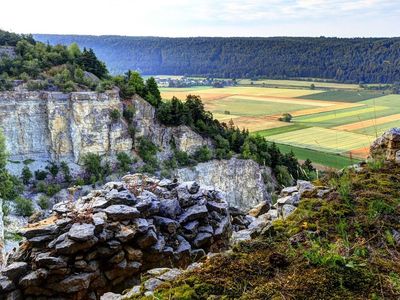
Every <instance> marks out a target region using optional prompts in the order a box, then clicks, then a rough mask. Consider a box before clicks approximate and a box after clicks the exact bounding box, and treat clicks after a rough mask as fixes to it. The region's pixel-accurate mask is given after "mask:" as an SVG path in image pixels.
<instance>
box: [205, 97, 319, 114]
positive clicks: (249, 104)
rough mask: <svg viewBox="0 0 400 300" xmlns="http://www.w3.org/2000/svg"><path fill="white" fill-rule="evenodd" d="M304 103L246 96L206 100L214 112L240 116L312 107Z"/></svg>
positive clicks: (207, 106)
mask: <svg viewBox="0 0 400 300" xmlns="http://www.w3.org/2000/svg"><path fill="white" fill-rule="evenodd" d="M311 107H312V106H309V105H303V104H290V106H285V105H282V103H280V102H272V101H260V100H249V99H246V98H239V97H232V98H224V99H219V100H214V101H211V102H210V103H207V102H206V108H207V109H209V110H210V111H211V112H213V113H219V114H221V113H224V112H225V111H229V112H230V113H231V114H233V115H240V116H264V115H273V114H282V113H286V112H290V111H292V110H293V111H295V110H301V109H307V108H311Z"/></svg>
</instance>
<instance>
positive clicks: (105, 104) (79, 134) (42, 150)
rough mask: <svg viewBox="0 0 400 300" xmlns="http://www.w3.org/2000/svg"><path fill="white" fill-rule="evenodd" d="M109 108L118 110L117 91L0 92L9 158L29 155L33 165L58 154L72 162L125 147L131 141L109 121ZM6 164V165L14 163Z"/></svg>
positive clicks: (120, 123) (121, 128)
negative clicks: (86, 156) (84, 156)
mask: <svg viewBox="0 0 400 300" xmlns="http://www.w3.org/2000/svg"><path fill="white" fill-rule="evenodd" d="M113 109H118V110H119V111H121V112H122V103H121V102H120V99H119V96H118V92H117V91H108V92H106V93H102V94H99V93H95V92H76V93H70V94H63V93H56V92H15V91H14V92H1V93H0V126H1V127H2V129H3V131H4V134H5V137H6V143H7V149H8V150H9V152H10V154H11V157H10V160H11V161H22V160H25V159H33V160H35V163H36V164H39V163H40V162H45V161H47V160H61V159H62V160H66V161H70V162H76V163H77V162H79V161H80V159H81V158H82V156H83V155H85V154H86V153H89V152H92V153H97V154H114V153H116V152H119V151H129V150H131V148H132V141H131V139H130V137H129V134H128V130H127V125H126V124H125V123H124V122H123V121H122V120H118V121H116V122H113V121H112V120H111V118H110V111H111V110H113ZM10 165H11V166H10V168H11V169H13V167H18V166H17V164H15V163H14V164H10ZM19 165H22V164H21V163H20V164H19ZM38 167H39V166H38Z"/></svg>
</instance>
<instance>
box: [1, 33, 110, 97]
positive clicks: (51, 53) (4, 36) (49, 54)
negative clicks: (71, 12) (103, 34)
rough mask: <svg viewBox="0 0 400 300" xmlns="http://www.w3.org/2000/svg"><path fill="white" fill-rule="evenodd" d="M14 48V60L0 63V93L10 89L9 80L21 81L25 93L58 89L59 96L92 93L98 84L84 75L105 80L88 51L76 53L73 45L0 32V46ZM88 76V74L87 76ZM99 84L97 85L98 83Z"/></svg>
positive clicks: (103, 69) (101, 66)
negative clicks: (70, 93)
mask: <svg viewBox="0 0 400 300" xmlns="http://www.w3.org/2000/svg"><path fill="white" fill-rule="evenodd" d="M1 45H12V46H14V47H15V48H14V51H15V56H12V57H10V56H7V57H3V58H1V59H0V74H2V75H1V78H0V90H8V89H11V88H12V86H10V84H9V83H8V82H9V79H22V80H23V81H25V82H27V87H28V89H29V90H39V89H54V87H57V88H59V89H60V90H61V91H63V92H71V91H75V90H78V89H79V88H81V87H82V88H84V89H92V90H94V89H96V86H97V85H98V82H95V81H94V80H93V79H91V78H90V76H89V75H88V74H90V73H91V74H94V76H95V77H97V78H100V79H102V80H103V79H104V80H106V79H107V78H108V71H107V69H106V67H105V64H104V63H102V62H100V61H99V60H98V59H97V57H96V55H95V54H94V52H93V50H92V49H89V50H87V49H86V48H84V49H83V51H80V49H79V47H78V46H77V44H76V43H74V44H72V45H70V46H69V47H68V48H67V47H66V46H62V45H56V46H50V45H49V44H47V45H46V44H44V43H40V42H36V41H34V40H33V38H32V36H26V35H16V34H13V33H7V32H4V31H0V46H1ZM89 72H90V73H89ZM99 82H100V81H99Z"/></svg>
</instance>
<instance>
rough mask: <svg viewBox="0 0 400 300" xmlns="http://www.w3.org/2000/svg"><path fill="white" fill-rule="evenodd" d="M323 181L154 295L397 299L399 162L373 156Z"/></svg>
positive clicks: (399, 270)
mask: <svg viewBox="0 0 400 300" xmlns="http://www.w3.org/2000/svg"><path fill="white" fill-rule="evenodd" d="M324 183H325V184H330V185H332V186H333V187H334V191H332V192H330V193H329V194H328V195H326V196H324V198H323V199H320V198H317V197H316V195H315V194H313V193H309V194H308V195H303V198H304V199H303V198H302V200H301V202H300V205H299V207H298V209H297V210H296V211H295V212H294V213H293V214H292V215H290V216H289V217H288V218H287V219H286V220H277V221H275V222H274V223H273V227H271V228H270V229H269V230H268V231H267V232H266V233H265V234H264V235H263V236H262V237H259V238H258V239H255V240H252V241H250V242H246V243H242V244H241V245H240V246H238V247H236V248H235V249H234V251H233V253H231V254H224V255H219V256H216V257H214V258H211V259H210V260H209V261H208V262H206V264H205V266H204V267H203V268H201V269H200V270H197V271H194V272H192V273H189V275H186V276H184V277H182V278H181V279H180V280H177V281H176V282H173V283H172V284H171V285H170V286H167V285H165V286H164V287H163V288H162V289H160V290H158V291H157V292H156V294H155V296H156V299H176V300H178V299H399V297H400V264H399V258H400V239H399V236H398V232H399V231H400V166H398V165H397V166H394V165H392V164H383V163H381V162H373V163H370V164H369V165H368V166H366V167H365V168H364V169H363V171H361V172H358V173H356V172H355V171H348V172H345V173H344V174H342V175H341V176H337V175H335V174H333V175H332V176H331V177H329V178H326V179H325V182H324ZM152 299H154V298H152Z"/></svg>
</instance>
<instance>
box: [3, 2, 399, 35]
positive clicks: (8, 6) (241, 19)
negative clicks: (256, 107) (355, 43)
mask: <svg viewBox="0 0 400 300" xmlns="http://www.w3.org/2000/svg"><path fill="white" fill-rule="evenodd" d="M1 10H2V11H3V12H8V13H3V14H2V17H1V19H0V28H2V29H5V30H10V31H14V32H19V33H60V34H67V33H73V34H93V35H101V34H116V35H140V36H144V35H145V36H148V35H151V36H173V37H175V36H321V35H324V36H339V37H366V36H400V18H399V16H400V0H394V1H389V0H354V1H348V0H331V1H328V0H229V1H228V0H219V1H218V0H196V1H195V0H147V1H136V0H112V1H111V0H69V1H56V0H35V1H32V0H13V1H4V3H2V4H1Z"/></svg>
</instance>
